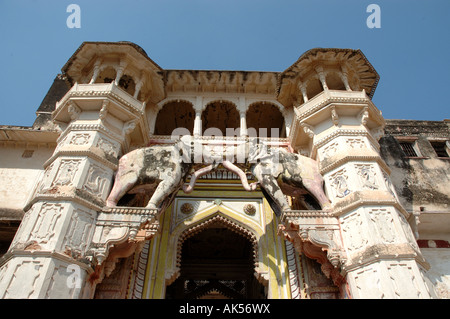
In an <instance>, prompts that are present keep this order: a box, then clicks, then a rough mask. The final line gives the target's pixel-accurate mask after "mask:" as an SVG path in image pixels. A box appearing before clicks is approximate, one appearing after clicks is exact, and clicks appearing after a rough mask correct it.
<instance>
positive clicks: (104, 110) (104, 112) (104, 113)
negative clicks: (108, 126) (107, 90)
mask: <svg viewBox="0 0 450 319" xmlns="http://www.w3.org/2000/svg"><path fill="white" fill-rule="evenodd" d="M108 105H109V101H108V100H103V103H102V108H101V109H100V112H99V113H98V117H99V118H100V120H101V121H104V120H105V119H106V116H107V115H108Z"/></svg>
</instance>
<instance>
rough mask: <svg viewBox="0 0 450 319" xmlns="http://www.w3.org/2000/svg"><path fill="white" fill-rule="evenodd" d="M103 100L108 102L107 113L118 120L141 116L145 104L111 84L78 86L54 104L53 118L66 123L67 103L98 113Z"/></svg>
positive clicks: (76, 84)
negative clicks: (73, 103) (71, 102)
mask: <svg viewBox="0 0 450 319" xmlns="http://www.w3.org/2000/svg"><path fill="white" fill-rule="evenodd" d="M104 100H108V101H109V102H111V103H109V107H108V112H110V113H111V114H114V115H115V116H116V117H118V118H125V119H127V118H128V119H131V118H132V117H133V116H131V115H132V114H134V115H138V116H141V115H142V114H143V113H144V109H145V103H143V102H141V101H139V100H137V99H135V98H134V97H133V96H131V95H130V94H128V93H127V92H125V91H124V90H123V89H121V88H120V87H118V86H117V85H115V83H114V82H111V83H96V84H78V83H75V84H74V86H73V87H72V88H71V89H70V90H69V92H67V93H66V95H65V96H64V97H63V98H62V99H61V100H60V101H59V102H57V103H56V108H55V111H54V113H53V115H54V118H57V119H58V120H59V121H62V122H68V121H69V120H70V116H69V114H68V113H67V110H66V109H67V107H65V106H66V105H67V103H68V101H73V102H75V103H76V104H77V106H78V107H80V108H81V109H82V110H83V111H87V112H89V111H99V110H100V109H101V107H102V103H103V101H104Z"/></svg>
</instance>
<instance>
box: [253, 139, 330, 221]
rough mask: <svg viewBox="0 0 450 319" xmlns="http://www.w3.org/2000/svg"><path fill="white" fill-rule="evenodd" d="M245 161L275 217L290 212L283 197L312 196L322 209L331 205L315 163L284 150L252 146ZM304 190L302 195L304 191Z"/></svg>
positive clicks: (256, 144)
mask: <svg viewBox="0 0 450 319" xmlns="http://www.w3.org/2000/svg"><path fill="white" fill-rule="evenodd" d="M252 144H253V145H250V147H249V155H248V161H249V163H250V171H251V172H252V174H253V176H255V178H256V179H257V182H256V183H252V184H250V185H249V186H250V189H252V190H253V189H255V188H256V184H258V185H259V186H260V189H261V191H262V192H263V194H264V196H265V197H266V199H267V200H268V202H269V204H270V205H271V207H272V209H273V211H274V212H275V214H277V215H280V214H281V212H282V211H283V210H289V209H291V208H290V206H289V203H288V201H287V199H286V197H285V195H289V196H294V197H297V196H299V195H304V194H308V192H309V194H310V195H312V196H313V197H314V198H315V199H316V200H317V202H318V203H319V205H320V206H321V208H322V209H323V210H329V209H330V208H331V202H330V201H329V199H328V197H327V196H326V194H325V192H324V190H323V177H322V175H321V174H320V172H319V166H318V163H317V162H316V161H315V160H313V159H311V158H309V157H306V156H302V155H300V154H295V153H290V152H288V151H287V150H286V149H284V148H272V147H267V146H265V145H263V144H259V143H252ZM305 190H306V192H305Z"/></svg>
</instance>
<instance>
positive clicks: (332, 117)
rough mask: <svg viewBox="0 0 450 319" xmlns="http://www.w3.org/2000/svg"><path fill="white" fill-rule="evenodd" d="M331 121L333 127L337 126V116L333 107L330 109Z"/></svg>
mask: <svg viewBox="0 0 450 319" xmlns="http://www.w3.org/2000/svg"><path fill="white" fill-rule="evenodd" d="M331 120H332V121H333V124H334V125H339V116H338V114H337V111H336V107H335V106H332V107H331Z"/></svg>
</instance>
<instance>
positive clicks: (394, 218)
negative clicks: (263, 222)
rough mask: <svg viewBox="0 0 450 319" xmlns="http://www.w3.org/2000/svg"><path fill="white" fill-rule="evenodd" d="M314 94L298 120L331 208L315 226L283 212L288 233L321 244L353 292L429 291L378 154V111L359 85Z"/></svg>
mask: <svg viewBox="0 0 450 319" xmlns="http://www.w3.org/2000/svg"><path fill="white" fill-rule="evenodd" d="M316 99H317V103H316V104H314V105H303V107H301V108H299V109H298V110H297V111H298V112H297V120H298V121H299V123H300V125H301V126H302V127H304V128H308V131H307V133H308V134H306V135H305V137H308V138H311V143H310V145H311V148H310V154H311V155H312V157H313V158H314V159H316V160H318V161H319V162H320V169H321V174H322V175H323V177H324V180H325V190H326V193H327V195H328V197H329V199H330V200H331V202H332V205H333V209H332V210H331V211H330V212H327V213H326V214H325V215H326V216H315V220H314V223H313V227H311V226H308V225H307V223H306V225H305V220H306V219H305V218H304V217H303V218H302V219H299V218H297V219H295V218H294V221H293V220H292V217H290V218H287V216H288V215H286V218H287V220H288V221H289V223H288V224H287V225H288V227H287V228H288V229H287V230H289V231H291V233H290V234H291V237H292V232H294V233H295V234H296V236H298V237H300V239H301V241H302V242H308V243H311V244H313V245H315V246H317V247H322V248H323V249H324V250H325V251H326V252H327V258H328V260H329V262H330V263H331V264H332V265H333V266H334V267H339V269H340V275H341V276H342V277H343V278H345V281H346V283H347V289H348V293H349V295H350V297H352V298H432V297H433V296H434V292H433V291H432V289H431V288H429V285H428V284H427V280H426V277H425V276H424V272H425V271H426V269H427V263H426V262H425V260H424V258H423V257H422V255H421V252H420V250H419V247H418V246H417V243H416V240H415V238H414V235H413V232H412V230H411V227H410V225H409V224H408V219H409V217H410V216H409V213H408V212H407V211H406V210H405V209H404V208H403V207H402V206H401V204H400V203H399V202H398V200H397V197H396V195H395V192H394V190H393V188H392V187H391V184H390V182H389V174H390V170H389V168H388V166H387V165H386V164H385V162H384V161H383V159H382V158H381V157H380V154H379V144H378V138H379V137H380V132H382V128H383V126H384V119H383V118H382V116H381V113H380V112H379V111H378V109H377V108H376V107H375V106H374V105H373V103H372V102H371V100H370V99H369V98H368V97H367V96H366V94H365V92H364V91H362V92H356V91H343V94H340V92H334V93H331V91H328V92H327V91H325V92H323V93H322V95H321V96H319V97H316ZM319 217H320V218H319ZM332 219H334V222H330V220H332ZM295 220H297V222H295ZM336 227H338V228H339V230H337V229H336ZM303 250H305V249H304V247H303ZM322 265H324V263H322Z"/></svg>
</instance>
